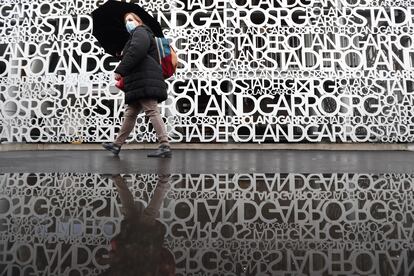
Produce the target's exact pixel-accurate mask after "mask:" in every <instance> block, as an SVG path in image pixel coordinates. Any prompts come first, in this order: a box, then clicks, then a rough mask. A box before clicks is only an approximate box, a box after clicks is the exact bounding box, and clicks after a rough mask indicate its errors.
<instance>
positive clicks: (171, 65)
mask: <svg viewBox="0 0 414 276" xmlns="http://www.w3.org/2000/svg"><path fill="white" fill-rule="evenodd" d="M154 38H155V42H156V44H157V49H158V57H159V58H160V64H161V67H162V74H163V76H164V79H168V78H169V77H171V76H172V75H174V73H175V70H176V69H177V65H178V59H177V54H176V53H175V51H174V49H173V48H172V47H171V45H170V42H169V41H168V39H166V38H165V37H154Z"/></svg>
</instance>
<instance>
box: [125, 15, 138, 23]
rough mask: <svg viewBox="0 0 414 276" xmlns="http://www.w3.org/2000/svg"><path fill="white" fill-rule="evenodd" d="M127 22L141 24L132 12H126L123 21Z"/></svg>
mask: <svg viewBox="0 0 414 276" xmlns="http://www.w3.org/2000/svg"><path fill="white" fill-rule="evenodd" d="M127 22H133V23H134V24H135V26H139V25H141V22H139V21H137V20H135V18H134V17H133V16H132V14H128V15H127V16H126V17H125V23H127Z"/></svg>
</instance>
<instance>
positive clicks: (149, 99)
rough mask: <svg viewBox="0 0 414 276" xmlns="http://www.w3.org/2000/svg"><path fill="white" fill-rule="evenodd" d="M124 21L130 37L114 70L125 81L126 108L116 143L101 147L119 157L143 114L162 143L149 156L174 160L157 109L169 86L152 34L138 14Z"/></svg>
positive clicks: (128, 14) (129, 14) (116, 75)
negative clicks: (143, 113) (138, 117)
mask: <svg viewBox="0 0 414 276" xmlns="http://www.w3.org/2000/svg"><path fill="white" fill-rule="evenodd" d="M124 22H125V27H126V29H127V31H128V32H129V33H130V38H129V40H128V42H127V43H126V44H125V47H124V49H123V51H122V54H121V62H120V63H119V65H118V67H117V68H116V69H115V80H117V81H118V80H120V79H121V78H123V81H124V88H123V90H124V93H125V104H127V108H126V111H125V115H124V122H123V124H122V127H121V129H120V131H119V133H118V135H117V138H116V140H115V141H114V142H110V143H103V144H102V146H103V147H104V148H105V149H107V150H109V151H111V152H112V153H113V154H115V155H118V154H119V152H120V150H121V147H122V145H123V144H124V143H125V141H126V139H127V138H128V136H129V134H130V133H131V131H132V130H133V128H134V126H135V123H136V118H137V115H138V114H139V113H140V112H142V111H144V112H145V115H146V116H147V117H149V119H150V121H151V124H152V125H153V127H154V129H155V132H156V134H157V139H158V141H159V143H160V145H159V147H158V149H157V150H156V151H155V152H153V153H150V154H148V155H147V156H148V157H171V155H172V153H171V149H170V144H169V141H168V135H167V132H166V127H165V124H164V122H163V120H162V118H161V115H160V112H159V110H158V103H160V102H163V101H165V100H166V99H167V85H166V83H165V82H164V78H163V75H162V69H161V65H160V62H159V57H158V52H157V46H156V43H155V39H154V37H153V33H152V31H151V29H150V28H149V27H147V26H146V25H144V24H143V21H142V20H141V18H140V17H139V16H138V15H136V14H135V13H127V14H125V16H124Z"/></svg>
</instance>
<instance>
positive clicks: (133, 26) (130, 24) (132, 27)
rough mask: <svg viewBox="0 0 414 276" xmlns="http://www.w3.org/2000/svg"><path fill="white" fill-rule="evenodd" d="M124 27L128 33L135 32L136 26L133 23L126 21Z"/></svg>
mask: <svg viewBox="0 0 414 276" xmlns="http://www.w3.org/2000/svg"><path fill="white" fill-rule="evenodd" d="M125 27H126V29H127V31H128V33H132V31H133V30H135V28H136V27H137V25H135V23H134V22H133V21H127V22H126V23H125Z"/></svg>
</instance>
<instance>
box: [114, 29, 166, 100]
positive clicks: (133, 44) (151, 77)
mask: <svg viewBox="0 0 414 276" xmlns="http://www.w3.org/2000/svg"><path fill="white" fill-rule="evenodd" d="M115 72H116V73H118V74H120V75H121V76H122V77H124V92H125V103H126V104H131V103H134V102H136V101H137V100H140V99H155V100H157V101H158V102H163V101H165V100H166V99H167V85H166V83H165V82H164V78H163V75H162V68H161V65H160V62H159V57H158V52H157V45H156V42H155V39H154V37H153V33H152V32H151V30H150V29H149V28H148V27H147V26H145V25H142V26H138V27H136V28H135V29H134V30H133V31H132V33H131V36H130V38H129V40H128V41H127V43H126V44H125V47H124V49H123V56H122V59H121V62H120V63H119V65H118V66H117V68H116V69H115Z"/></svg>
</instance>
